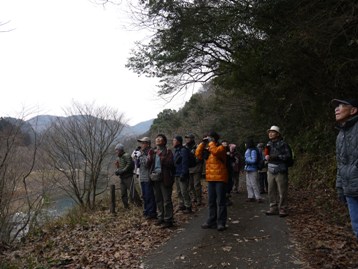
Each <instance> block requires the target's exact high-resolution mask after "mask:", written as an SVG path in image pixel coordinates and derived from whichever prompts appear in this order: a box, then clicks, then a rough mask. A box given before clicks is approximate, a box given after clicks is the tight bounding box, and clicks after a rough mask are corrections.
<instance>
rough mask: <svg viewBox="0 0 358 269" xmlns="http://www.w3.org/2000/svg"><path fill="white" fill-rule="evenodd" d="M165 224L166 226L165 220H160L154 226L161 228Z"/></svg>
mask: <svg viewBox="0 0 358 269" xmlns="http://www.w3.org/2000/svg"><path fill="white" fill-rule="evenodd" d="M163 224H164V220H162V219H160V220H158V221H157V222H156V223H155V224H154V225H155V226H160V225H163Z"/></svg>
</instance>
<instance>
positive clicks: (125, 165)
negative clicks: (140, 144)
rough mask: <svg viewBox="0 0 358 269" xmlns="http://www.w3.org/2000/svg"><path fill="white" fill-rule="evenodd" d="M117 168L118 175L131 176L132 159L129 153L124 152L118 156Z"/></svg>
mask: <svg viewBox="0 0 358 269" xmlns="http://www.w3.org/2000/svg"><path fill="white" fill-rule="evenodd" d="M117 160H118V164H119V165H118V170H119V171H120V177H122V178H123V177H129V176H133V169H134V164H133V159H132V157H131V155H129V153H127V152H124V153H123V154H122V155H120V156H118V158H117Z"/></svg>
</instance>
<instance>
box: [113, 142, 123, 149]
mask: <svg viewBox="0 0 358 269" xmlns="http://www.w3.org/2000/svg"><path fill="white" fill-rule="evenodd" d="M114 149H115V150H124V146H123V144H121V143H118V144H117V145H116V146H115V147H114Z"/></svg>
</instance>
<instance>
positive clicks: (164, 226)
mask: <svg viewBox="0 0 358 269" xmlns="http://www.w3.org/2000/svg"><path fill="white" fill-rule="evenodd" d="M170 227H173V222H171V221H166V222H164V224H163V225H162V227H160V228H161V229H166V228H170Z"/></svg>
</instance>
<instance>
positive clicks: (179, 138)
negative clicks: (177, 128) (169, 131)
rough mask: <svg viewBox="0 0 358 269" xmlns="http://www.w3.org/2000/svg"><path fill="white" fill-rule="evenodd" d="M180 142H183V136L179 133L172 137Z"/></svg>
mask: <svg viewBox="0 0 358 269" xmlns="http://www.w3.org/2000/svg"><path fill="white" fill-rule="evenodd" d="M174 138H175V139H176V140H177V141H178V142H179V143H180V144H183V137H181V136H180V135H177V136H175V137H174Z"/></svg>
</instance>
